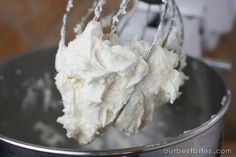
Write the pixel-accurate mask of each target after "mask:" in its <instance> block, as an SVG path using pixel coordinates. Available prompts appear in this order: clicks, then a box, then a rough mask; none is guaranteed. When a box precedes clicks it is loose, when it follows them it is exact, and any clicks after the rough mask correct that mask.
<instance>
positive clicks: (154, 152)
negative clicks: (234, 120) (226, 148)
mask: <svg viewBox="0 0 236 157" xmlns="http://www.w3.org/2000/svg"><path fill="white" fill-rule="evenodd" d="M55 53H56V49H55V48H52V49H47V50H42V51H38V52H34V53H29V54H27V55H24V56H20V57H17V58H15V59H12V60H9V61H7V62H5V63H3V64H1V65H0V156H1V157H2V156H3V157H5V156H6V157H13V156H22V157H23V156H34V157H44V156H49V157H54V156H66V157H67V156H112V155H120V156H141V157H146V156H151V157H152V156H153V157H154V156H155V157H156V156H161V157H165V156H173V154H171V151H170V152H169V153H166V152H165V151H166V150H173V149H175V148H179V149H190V148H204V149H211V150H212V151H213V150H216V149H217V148H219V147H220V144H221V127H222V121H221V118H222V116H223V115H224V113H225V112H226V110H227V108H228V105H229V101H230V92H229V90H228V89H227V87H226V85H225V83H224V81H223V80H222V79H221V77H220V76H219V75H218V74H217V73H216V72H215V71H214V70H212V69H211V68H209V67H208V66H206V65H205V64H204V63H202V62H200V61H198V60H195V59H191V58H188V64H189V65H188V67H187V68H186V69H185V72H186V74H187V75H188V76H189V77H190V80H189V81H188V82H186V84H185V85H184V87H183V88H182V92H183V94H182V96H181V97H180V99H178V100H177V101H176V102H175V104H172V105H171V104H167V105H164V106H162V107H160V108H159V109H158V110H157V111H156V114H155V117H154V119H153V122H152V123H151V124H149V125H148V126H147V127H146V128H145V129H144V130H143V131H141V132H140V133H139V134H138V135H136V136H133V137H129V138H128V137H125V136H123V135H122V134H121V133H119V132H118V131H116V130H114V129H113V128H110V129H109V130H108V132H106V133H105V134H104V135H102V137H100V138H98V139H97V140H95V141H94V142H93V143H92V144H90V145H86V146H79V145H78V143H77V142H75V141H74V140H72V139H67V138H66V137H64V135H65V130H64V129H62V126H61V125H59V124H58V123H56V119H57V117H58V116H60V115H61V114H62V112H61V110H62V105H61V103H60V99H61V98H60V95H59V94H58V92H57V90H56V87H55V85H54V76H55V70H54V56H55ZM29 98H30V99H29ZM39 121H40V122H43V123H45V124H47V125H48V126H50V127H51V128H53V129H54V130H56V132H57V133H59V134H60V135H61V136H62V137H63V138H65V141H64V142H61V143H60V144H59V145H57V146H53V145H52V144H50V143H47V142H45V141H42V139H41V138H40V132H39V131H37V130H35V125H36V124H37V123H38V122H39ZM49 138H51V137H49V136H48V139H49ZM185 155H186V157H188V156H191V155H190V154H174V156H182V157H185ZM193 155H196V154H193ZM215 155H216V154H211V155H209V154H200V155H199V156H203V157H204V156H207V157H208V156H212V157H213V156H215Z"/></svg>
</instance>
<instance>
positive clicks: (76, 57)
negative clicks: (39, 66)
mask: <svg viewBox="0 0 236 157" xmlns="http://www.w3.org/2000/svg"><path fill="white" fill-rule="evenodd" d="M104 4H105V0H99V1H98V4H97V6H96V8H95V13H94V14H95V16H94V19H93V20H92V21H90V22H89V23H88V24H87V26H86V27H85V29H84V30H83V31H82V33H81V34H80V35H77V36H76V38H75V39H74V40H73V41H71V42H70V43H69V44H68V46H66V45H65V21H66V17H67V14H68V12H69V10H70V8H71V7H72V0H69V1H68V7H67V12H66V15H65V16H64V18H63V19H64V20H63V22H64V24H63V27H62V33H61V34H62V39H61V41H60V45H59V49H58V53H57V56H56V69H57V71H58V74H57V76H56V85H57V88H58V90H59V91H60V93H61V95H62V99H63V103H64V110H63V111H64V115H63V116H62V117H60V118H59V119H58V122H60V123H61V124H63V126H64V128H65V129H66V130H67V136H68V137H73V138H75V139H77V140H78V141H79V142H80V143H82V144H87V143H89V142H91V141H92V140H93V139H94V138H96V136H98V135H99V134H101V133H102V132H104V131H105V130H106V128H107V127H109V126H113V127H116V128H117V129H119V130H120V131H122V132H124V133H126V134H127V135H131V134H135V133H137V132H138V130H140V129H141V128H143V127H144V126H145V125H146V124H147V123H148V122H149V121H151V119H152V114H153V111H154V110H155V109H156V108H157V107H158V106H160V105H162V104H164V103H167V102H170V103H173V102H174V101H175V99H176V98H177V97H178V96H179V94H180V92H179V88H180V86H181V85H183V83H184V80H185V79H186V76H185V75H184V74H183V72H182V71H180V70H177V67H178V64H179V62H180V57H179V56H178V55H177V54H175V53H173V52H171V51H169V50H167V49H166V48H165V47H163V43H164V41H165V40H167V39H166V38H167V37H165V35H163V31H162V27H163V25H162V22H161V24H160V26H159V29H158V31H157V35H156V36H155V38H154V40H153V43H151V44H148V43H146V42H144V41H141V40H138V41H137V40H135V41H132V42H131V43H129V44H127V45H122V44H121V43H120V42H119V40H118V39H117V35H116V30H117V25H118V23H119V18H120V17H121V15H123V14H125V13H126V11H125V8H126V7H127V4H128V0H123V1H122V2H121V5H120V10H119V11H118V12H117V14H116V15H115V16H114V17H113V20H112V21H113V22H112V29H111V33H110V36H109V39H105V38H104V37H105V36H104V34H103V31H102V27H101V24H100V22H99V17H100V14H101V11H102V8H103V5H104ZM170 4H173V5H174V1H171V2H169V3H165V12H164V13H163V16H162V20H163V19H164V16H165V14H166V13H167V8H168V6H169V5H170ZM167 36H168V35H167ZM130 113H133V114H130Z"/></svg>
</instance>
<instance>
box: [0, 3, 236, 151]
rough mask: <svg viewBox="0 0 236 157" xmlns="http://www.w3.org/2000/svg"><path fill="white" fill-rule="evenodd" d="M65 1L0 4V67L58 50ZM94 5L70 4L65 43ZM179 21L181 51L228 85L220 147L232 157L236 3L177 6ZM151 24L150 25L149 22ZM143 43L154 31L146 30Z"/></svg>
mask: <svg viewBox="0 0 236 157" xmlns="http://www.w3.org/2000/svg"><path fill="white" fill-rule="evenodd" d="M66 3H67V1H66V0H59V1H56V0H21V1H19V0H0V61H3V60H6V59H8V58H10V57H14V56H15V55H19V54H23V53H27V52H30V51H33V50H37V49H43V48H48V47H53V46H57V44H58V41H59V38H60V36H59V35H60V28H61V25H62V16H63V14H64V11H65V6H66ZM92 3H93V0H77V1H75V9H73V11H72V13H71V16H70V20H69V25H68V28H69V29H68V34H67V36H68V39H72V38H73V37H74V35H73V29H72V28H73V26H74V25H75V24H76V23H78V21H79V20H80V19H81V17H82V15H85V13H86V12H87V9H88V8H89V6H91V4H92ZM108 3H109V4H108V5H105V12H104V13H108V12H111V11H113V10H114V7H116V6H117V5H115V4H114V3H119V1H114V0H113V1H108ZM177 3H178V4H179V7H180V11H181V13H182V14H183V17H184V26H185V32H186V34H185V46H184V47H185V51H186V52H187V53H188V54H189V55H191V56H194V57H197V58H204V59H205V61H208V62H210V63H211V64H214V65H215V66H217V67H218V68H219V69H221V70H220V71H219V72H220V73H221V74H222V76H223V77H224V78H225V79H226V80H227V82H228V84H229V86H230V88H231V90H232V103H231V106H230V109H229V111H228V112H227V114H226V116H225V142H224V147H225V148H230V149H232V151H233V152H235V153H236V81H235V80H236V68H235V66H234V64H236V21H235V19H236V18H235V17H236V0H177ZM147 8H148V6H147V4H145V3H139V6H138V8H137V11H136V13H135V15H134V17H133V19H131V20H135V21H137V22H138V24H137V23H136V24H134V25H132V24H130V25H129V26H128V28H127V30H126V32H127V33H125V34H126V35H125V36H122V40H123V41H126V40H128V39H129V37H130V36H132V33H134V32H132V30H137V29H140V26H141V25H142V24H143V22H145V21H146V20H140V19H145V18H146V12H147ZM151 15H152V16H150V17H155V16H156V15H158V9H155V7H153V8H151ZM150 22H151V21H150ZM146 32H147V33H146V35H145V38H146V39H147V40H148V39H149V38H150V37H152V36H149V35H150V34H152V32H153V28H152V27H150V28H147V30H146Z"/></svg>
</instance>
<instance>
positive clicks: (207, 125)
mask: <svg viewBox="0 0 236 157" xmlns="http://www.w3.org/2000/svg"><path fill="white" fill-rule="evenodd" d="M195 60H197V61H198V62H200V63H201V64H204V65H205V66H208V65H206V64H205V63H204V62H202V61H201V60H198V59H195ZM211 69H212V68H211ZM212 70H213V71H215V70H214V69H212ZM215 73H216V74H217V75H218V76H219V77H220V78H221V80H222V82H223V83H224V84H225V87H226V88H227V94H226V95H225V96H224V99H225V100H224V102H223V104H222V108H221V109H220V111H219V112H218V113H217V114H215V115H214V116H213V117H212V118H211V119H210V120H208V121H206V122H205V123H203V124H202V125H200V126H198V127H196V128H194V129H192V130H189V131H187V132H186V133H183V134H181V135H179V136H178V137H173V138H167V139H164V140H163V142H160V143H157V144H150V145H145V146H140V147H133V148H124V149H115V150H99V151H89V150H88V151H82V150H80V149H78V150H76V149H64V148H50V147H45V146H39V145H35V144H30V143H27V142H22V141H19V140H15V139H12V138H9V137H6V136H4V135H1V134H0V141H3V142H6V143H9V144H11V145H14V146H17V147H21V148H25V149H28V150H33V151H38V152H44V153H50V154H60V155H70V156H78V155H82V156H94V155H96V156H116V155H130V154H135V153H144V152H148V151H154V150H158V149H165V148H167V147H170V146H173V145H175V144H178V143H182V142H184V141H186V140H189V139H191V138H193V137H195V136H197V135H199V134H201V133H203V132H205V131H206V130H208V129H209V128H211V127H212V126H213V125H214V124H216V123H217V122H218V121H219V120H220V119H221V118H222V117H223V116H224V114H225V113H226V111H227V109H228V108H229V104H230V100H231V92H230V90H229V88H228V86H227V84H226V82H225V80H224V79H223V78H222V77H221V76H220V75H219V74H218V73H217V72H216V71H215ZM222 99H223V98H222Z"/></svg>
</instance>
